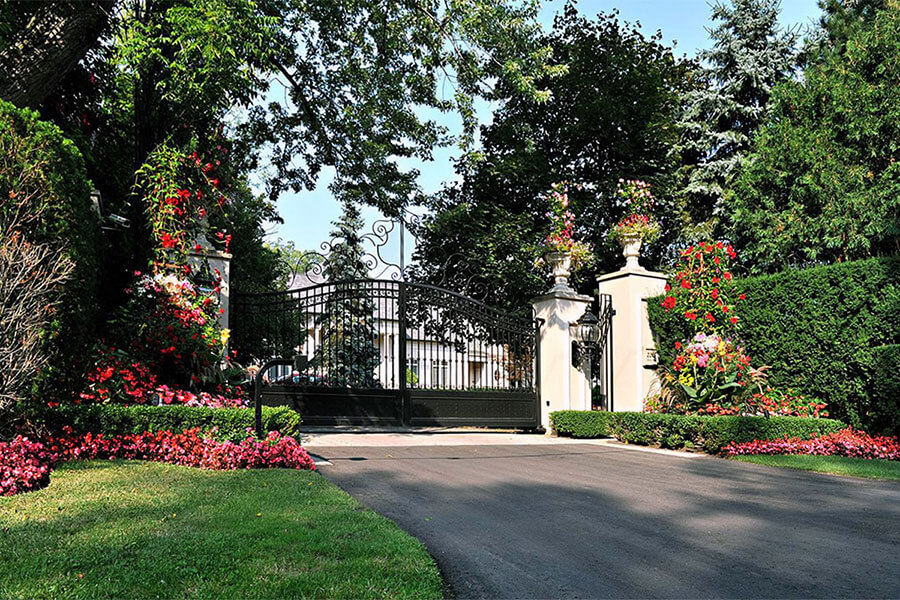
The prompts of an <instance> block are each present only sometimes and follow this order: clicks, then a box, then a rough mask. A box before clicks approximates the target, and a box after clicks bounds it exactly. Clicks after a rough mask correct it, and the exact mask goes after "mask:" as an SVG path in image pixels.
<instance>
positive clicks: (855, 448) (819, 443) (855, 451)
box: [723, 428, 900, 460]
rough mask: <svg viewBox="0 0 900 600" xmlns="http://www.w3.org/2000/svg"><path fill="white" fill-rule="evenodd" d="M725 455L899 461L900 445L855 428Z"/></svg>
mask: <svg viewBox="0 0 900 600" xmlns="http://www.w3.org/2000/svg"><path fill="white" fill-rule="evenodd" d="M723 453H724V454H725V456H738V455H743V454H810V455H815V456H849V457H851V458H870V459H871V458H881V459H886V460H900V442H898V440H897V438H895V437H881V436H871V435H869V434H867V433H865V432H864V431H857V430H855V429H852V428H847V429H843V430H841V431H838V432H837V433H831V434H828V435H823V436H814V437H812V438H810V439H801V438H796V437H794V438H789V437H785V438H782V439H778V440H767V441H759V440H756V441H753V442H745V443H742V444H734V443H732V444H729V445H728V446H726V447H725V448H724V449H723Z"/></svg>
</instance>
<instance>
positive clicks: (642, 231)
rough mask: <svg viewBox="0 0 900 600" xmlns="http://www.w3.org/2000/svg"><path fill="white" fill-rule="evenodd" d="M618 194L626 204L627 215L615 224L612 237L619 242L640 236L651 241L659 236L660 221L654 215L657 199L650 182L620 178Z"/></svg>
mask: <svg viewBox="0 0 900 600" xmlns="http://www.w3.org/2000/svg"><path fill="white" fill-rule="evenodd" d="M616 196H617V197H618V198H619V202H620V203H621V204H623V205H624V206H625V211H626V216H625V217H624V218H623V219H622V220H621V221H619V222H618V223H616V224H615V225H613V227H612V229H611V230H610V237H611V238H612V239H613V240H614V241H617V242H619V243H622V242H625V241H626V240H629V239H631V238H635V237H636V238H640V239H641V240H642V241H643V242H645V243H648V244H649V243H651V242H653V241H655V240H656V239H657V238H659V233H660V227H659V223H658V222H657V220H656V219H655V218H654V216H653V208H654V206H655V204H656V200H655V199H654V198H653V194H652V193H651V192H650V184H649V183H647V182H646V181H641V180H639V179H628V180H625V179H620V180H619V185H618V186H617V187H616Z"/></svg>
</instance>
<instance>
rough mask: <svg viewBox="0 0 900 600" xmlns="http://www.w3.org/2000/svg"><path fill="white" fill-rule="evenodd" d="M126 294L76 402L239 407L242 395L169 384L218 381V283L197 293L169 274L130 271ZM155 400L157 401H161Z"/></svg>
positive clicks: (224, 335) (221, 346)
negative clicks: (131, 280) (109, 337)
mask: <svg viewBox="0 0 900 600" xmlns="http://www.w3.org/2000/svg"><path fill="white" fill-rule="evenodd" d="M135 276H136V279H135V283H134V286H133V287H132V288H131V289H130V290H128V292H129V294H130V295H129V299H128V301H127V302H126V304H125V306H124V307H122V309H120V311H119V312H118V313H117V314H116V316H115V318H114V319H113V321H112V324H113V334H114V335H115V337H116V338H117V343H116V344H115V345H113V344H110V343H107V342H103V343H101V344H99V345H98V348H97V351H96V357H95V360H94V367H93V369H92V371H90V372H89V374H88V386H87V389H86V390H85V391H84V392H83V393H82V394H81V399H82V400H89V401H96V402H120V403H126V404H143V403H146V402H150V401H153V400H154V397H156V398H158V399H159V402H161V403H164V404H171V403H173V402H178V403H184V404H189V405H191V406H243V405H245V402H244V401H243V400H242V399H240V398H237V399H229V398H225V397H224V396H219V395H217V394H212V393H206V392H202V393H200V394H195V393H192V392H186V391H185V392H181V391H178V390H177V389H172V388H170V387H169V386H170V385H171V386H173V387H174V388H188V387H194V388H195V389H196V388H199V387H206V388H207V389H209V388H213V387H218V388H219V389H218V390H215V391H218V392H224V393H233V391H232V390H230V389H227V388H225V387H223V383H224V381H223V375H222V370H221V369H220V368H219V364H220V361H221V360H222V359H223V355H224V352H225V346H226V343H227V341H228V330H227V329H225V330H223V329H221V328H220V327H219V325H218V320H217V319H218V313H219V304H218V296H217V294H218V289H213V290H212V291H211V292H209V293H201V292H200V291H199V289H198V288H197V287H196V286H195V285H194V284H193V283H191V282H190V281H189V280H187V279H183V278H180V277H178V276H176V275H173V274H171V273H168V274H166V273H157V274H156V275H153V276H150V275H142V274H140V273H136V274H135ZM159 402H157V403H159Z"/></svg>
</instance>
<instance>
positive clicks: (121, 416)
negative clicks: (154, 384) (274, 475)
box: [31, 404, 300, 442]
mask: <svg viewBox="0 0 900 600" xmlns="http://www.w3.org/2000/svg"><path fill="white" fill-rule="evenodd" d="M31 417H32V418H33V419H36V420H37V421H38V422H39V423H41V424H43V425H45V426H46V427H47V428H48V429H50V430H51V431H54V432H58V431H60V430H61V429H62V427H63V426H66V425H68V426H69V427H72V429H73V430H74V433H76V434H84V433H95V434H97V433H102V434H105V435H120V434H127V433H141V432H144V431H165V430H167V429H168V430H171V431H184V430H185V429H190V428H194V427H199V428H200V429H201V430H203V431H208V430H211V429H212V428H213V427H215V428H217V429H218V431H217V433H216V435H215V437H216V438H217V439H220V440H230V441H233V442H237V441H240V440H243V439H245V438H246V437H247V428H248V427H249V428H251V429H252V428H253V427H254V425H255V421H254V411H253V409H252V408H204V407H200V406H143V405H138V406H123V405H120V404H82V405H62V406H58V407H56V408H52V409H50V408H47V409H43V410H41V411H39V412H32V415H31ZM262 420H263V428H264V429H265V430H266V431H279V432H281V433H282V434H283V435H286V436H287V435H289V436H291V437H295V438H297V439H298V440H299V439H300V413H299V412H297V411H296V410H294V409H292V408H288V407H285V406H277V407H271V406H263V407H262Z"/></svg>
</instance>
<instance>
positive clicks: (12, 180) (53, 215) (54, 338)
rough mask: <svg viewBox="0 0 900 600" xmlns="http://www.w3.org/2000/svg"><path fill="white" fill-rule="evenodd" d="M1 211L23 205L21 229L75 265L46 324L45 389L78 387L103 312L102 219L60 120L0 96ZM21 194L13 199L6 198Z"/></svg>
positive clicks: (8, 210) (38, 242)
mask: <svg viewBox="0 0 900 600" xmlns="http://www.w3.org/2000/svg"><path fill="white" fill-rule="evenodd" d="M0 198H2V199H3V200H2V201H0V213H3V214H4V216H5V217H6V218H9V217H10V213H11V212H13V211H18V210H19V209H20V208H24V209H25V211H26V216H27V218H28V220H29V222H28V223H27V225H26V226H24V227H22V228H21V229H20V231H21V233H22V235H23V236H24V238H25V239H26V240H28V241H29V242H30V243H33V244H47V245H49V246H50V247H53V248H54V249H58V250H59V251H61V253H62V255H63V258H64V259H66V260H67V261H69V262H71V264H72V265H73V272H72V276H71V277H70V278H69V279H68V280H67V282H66V283H65V287H64V292H65V293H64V294H63V295H62V301H61V304H60V306H59V308H58V310H57V312H56V313H55V315H54V317H53V319H52V321H51V322H50V327H49V329H48V331H47V332H45V337H46V338H48V342H47V350H48V352H49V353H50V354H51V355H52V356H53V361H52V362H51V365H50V366H49V367H47V368H46V369H44V371H43V372H42V374H41V378H42V380H43V381H44V382H45V384H46V386H48V387H47V388H46V389H50V390H65V391H67V392H68V391H72V390H74V389H76V388H77V387H78V382H77V381H70V379H71V378H73V377H74V378H75V379H77V376H76V373H77V371H76V364H77V362H78V359H79V358H80V357H82V356H84V354H85V351H86V350H87V347H88V346H89V345H90V344H91V342H92V340H93V335H92V333H93V330H94V326H95V320H96V317H97V314H96V311H97V276H98V273H99V271H100V269H99V268H98V264H99V236H100V227H99V224H98V222H97V218H96V215H95V213H94V212H93V211H92V210H91V199H90V185H89V184H88V181H87V177H86V174H85V167H84V160H83V159H82V156H81V153H80V152H79V151H78V149H77V148H76V147H75V145H74V144H73V143H72V142H71V141H69V140H68V139H66V138H65V137H64V136H63V134H62V132H61V131H60V130H59V128H58V127H56V126H55V125H52V124H50V123H46V122H44V121H41V120H40V119H39V115H38V114H37V113H36V112H34V111H30V110H27V109H19V108H17V107H15V106H13V105H12V104H10V103H8V102H3V101H0ZM14 198H15V199H17V200H18V202H11V201H8V199H14Z"/></svg>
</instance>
